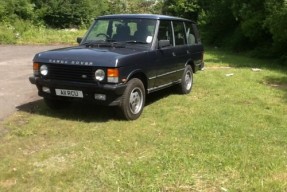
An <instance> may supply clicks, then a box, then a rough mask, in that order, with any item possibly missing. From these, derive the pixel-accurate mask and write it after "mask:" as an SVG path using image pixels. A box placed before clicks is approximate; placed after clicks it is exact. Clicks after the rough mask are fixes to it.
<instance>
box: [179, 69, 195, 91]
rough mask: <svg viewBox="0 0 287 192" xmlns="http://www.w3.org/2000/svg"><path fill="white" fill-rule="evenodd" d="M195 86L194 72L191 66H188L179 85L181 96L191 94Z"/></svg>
mask: <svg viewBox="0 0 287 192" xmlns="http://www.w3.org/2000/svg"><path fill="white" fill-rule="evenodd" d="M192 85H193V71H192V68H191V66H190V65H187V66H186V67H185V69H184V72H183V74H182V77H181V83H180V84H179V91H180V93H181V94H188V93H190V92H191V89H192Z"/></svg>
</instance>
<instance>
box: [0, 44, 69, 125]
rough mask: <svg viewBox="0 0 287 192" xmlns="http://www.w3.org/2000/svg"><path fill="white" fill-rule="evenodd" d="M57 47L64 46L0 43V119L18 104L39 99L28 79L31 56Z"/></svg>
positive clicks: (30, 70) (30, 73)
mask: <svg viewBox="0 0 287 192" xmlns="http://www.w3.org/2000/svg"><path fill="white" fill-rule="evenodd" d="M59 47H64V46H61V45H57V46H14V45H0V121H2V120H4V119H5V118H6V117H8V116H9V115H11V114H13V113H14V112H15V111H16V110H17V107H18V106H20V105H24V104H26V103H29V102H32V101H36V100H39V99H40V97H39V96H38V93H37V89H36V87H35V85H32V84H30V82H29V79H28V78H29V76H31V75H32V73H33V70H32V60H33V57H34V55H35V54H36V53H38V52H41V51H45V50H50V49H54V48H59Z"/></svg>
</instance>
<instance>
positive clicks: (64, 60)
mask: <svg viewBox="0 0 287 192" xmlns="http://www.w3.org/2000/svg"><path fill="white" fill-rule="evenodd" d="M140 51H143V50H139V49H131V48H113V47H110V48H87V47H83V46H78V47H68V48H62V49H55V50H50V51H46V52H41V53H38V54H36V55H35V57H34V59H33V61H34V62H39V63H57V64H69V65H88V66H100V67H117V63H118V60H119V59H121V58H123V57H126V56H128V55H133V54H137V53H138V52H140Z"/></svg>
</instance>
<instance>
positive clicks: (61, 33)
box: [0, 22, 87, 45]
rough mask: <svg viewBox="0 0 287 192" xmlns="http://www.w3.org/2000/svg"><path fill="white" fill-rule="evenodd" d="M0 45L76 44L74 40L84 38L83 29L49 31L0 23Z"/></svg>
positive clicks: (24, 24)
mask: <svg viewBox="0 0 287 192" xmlns="http://www.w3.org/2000/svg"><path fill="white" fill-rule="evenodd" d="M0 24H1V25H0V44H18V45H22V44H25V45H27V44H44V45H47V44H76V38H77V37H82V36H84V34H85V32H86V31H87V30H85V29H80V30H77V29H51V28H46V27H42V26H40V27H38V26H33V25H31V24H29V23H25V22H18V23H17V25H15V26H17V27H14V26H12V25H9V24H5V23H0Z"/></svg>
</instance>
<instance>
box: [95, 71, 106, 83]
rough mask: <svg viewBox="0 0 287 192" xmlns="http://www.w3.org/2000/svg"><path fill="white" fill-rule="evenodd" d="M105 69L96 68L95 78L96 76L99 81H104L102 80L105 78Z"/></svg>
mask: <svg viewBox="0 0 287 192" xmlns="http://www.w3.org/2000/svg"><path fill="white" fill-rule="evenodd" d="M105 75H106V74H105V71H104V70H102V69H98V70H96V72H95V78H96V80H98V81H102V80H104V79H105Z"/></svg>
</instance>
